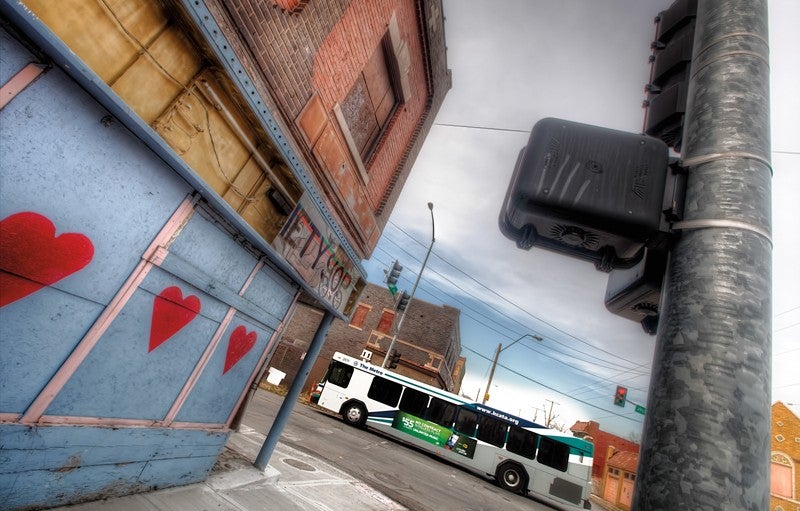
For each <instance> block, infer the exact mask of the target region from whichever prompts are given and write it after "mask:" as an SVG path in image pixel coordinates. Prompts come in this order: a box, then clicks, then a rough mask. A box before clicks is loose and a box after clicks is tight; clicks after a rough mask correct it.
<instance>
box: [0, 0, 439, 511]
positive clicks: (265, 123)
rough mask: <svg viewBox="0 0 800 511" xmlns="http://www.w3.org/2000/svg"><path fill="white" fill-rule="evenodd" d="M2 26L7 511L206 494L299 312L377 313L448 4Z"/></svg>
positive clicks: (80, 18)
mask: <svg viewBox="0 0 800 511" xmlns="http://www.w3.org/2000/svg"><path fill="white" fill-rule="evenodd" d="M0 15H2V17H3V23H2V26H0V54H2V60H3V62H2V66H0V86H1V87H2V90H3V97H2V98H1V99H0V131H1V132H2V136H0V164H1V165H2V173H0V243H2V246H1V247H0V248H1V249H2V251H3V258H2V267H0V351H1V352H2V353H3V356H2V357H0V437H2V445H3V463H2V466H0V488H2V493H0V500H2V506H0V507H3V508H4V509H12V510H13V509H33V508H46V507H53V506H59V505H65V504H71V503H77V502H81V501H86V500H95V499H100V498H104V497H112V496H118V495H124V494H127V493H135V492H140V491H147V490H150V489H153V488H165V487H170V486H177V485H184V484H190V483H194V482H198V481H202V480H203V479H205V478H206V476H207V474H208V472H209V471H210V470H211V468H212V467H213V465H214V463H215V461H216V459H217V456H218V454H219V452H220V451H221V450H222V448H223V447H224V445H225V443H226V441H227V439H228V436H229V435H230V431H231V430H230V426H231V424H232V421H233V419H234V417H235V416H236V415H237V412H238V410H239V409H240V407H241V406H242V403H243V402H244V398H245V394H246V392H247V389H248V388H249V387H250V386H251V384H252V382H253V381H255V380H257V379H258V378H259V377H260V374H261V372H262V371H263V368H264V367H265V363H266V361H267V360H268V359H269V358H270V357H271V355H272V354H273V352H274V350H275V347H276V346H277V344H278V340H279V339H280V334H281V332H282V331H283V329H284V328H285V324H286V322H287V321H288V318H290V317H291V315H292V313H293V311H294V310H295V308H296V307H298V303H304V304H308V305H310V306H311V307H313V308H315V309H316V310H318V311H322V312H324V314H326V315H328V316H329V317H330V316H332V317H338V318H340V319H348V320H349V317H350V316H351V315H352V314H353V312H354V311H355V309H356V304H357V303H358V301H359V295H360V294H361V292H362V291H363V288H364V286H365V283H366V277H367V276H366V274H365V272H364V270H363V268H362V266H361V263H360V261H361V260H363V259H364V258H366V257H368V256H369V255H370V254H371V252H372V250H373V249H374V247H375V244H376V242H377V240H378V238H379V237H380V233H381V230H382V229H383V226H384V225H385V223H386V221H387V219H388V217H389V214H390V213H391V209H392V207H393V206H394V203H395V200H396V198H397V196H398V194H399V193H400V190H401V188H402V186H403V184H404V182H405V180H406V178H407V176H408V173H409V172H410V170H411V166H412V164H413V162H414V160H415V158H416V156H417V154H418V152H419V150H420V148H421V145H422V142H423V140H424V139H425V136H426V135H427V133H428V130H429V129H430V126H431V124H432V122H433V118H434V116H435V114H436V112H437V110H438V108H439V107H440V105H441V103H442V100H443V98H444V96H445V94H446V93H447V91H448V89H449V88H450V73H449V70H448V69H447V67H446V51H445V41H444V21H443V13H442V3H441V0H386V1H380V2H377V1H347V0H341V1H336V2H306V1H292V0H281V1H279V2H278V1H270V0H224V1H223V0H163V1H153V0H115V1H113V2H109V1H106V0H59V1H58V2H53V1H50V0H0ZM322 312H321V313H322ZM326 324H327V323H326Z"/></svg>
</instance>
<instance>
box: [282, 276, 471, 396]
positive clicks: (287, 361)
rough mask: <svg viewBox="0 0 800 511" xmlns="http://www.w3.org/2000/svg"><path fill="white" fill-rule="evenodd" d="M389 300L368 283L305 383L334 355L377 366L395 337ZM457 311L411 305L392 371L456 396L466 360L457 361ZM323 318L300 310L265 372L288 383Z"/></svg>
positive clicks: (332, 333) (421, 303) (419, 303)
mask: <svg viewBox="0 0 800 511" xmlns="http://www.w3.org/2000/svg"><path fill="white" fill-rule="evenodd" d="M395 314H396V312H395V310H394V299H393V298H392V295H391V294H389V291H388V290H387V289H386V288H384V287H381V286H376V285H374V284H367V286H366V288H365V289H364V292H363V293H362V294H361V298H360V300H359V302H358V304H357V305H356V310H355V312H354V313H353V316H352V317H351V319H350V321H349V322H344V321H338V320H337V321H334V323H333V325H332V326H331V329H330V331H329V334H328V337H327V339H326V340H325V345H324V346H323V348H322V351H321V352H320V354H319V357H318V359H317V363H316V364H315V366H314V368H313V370H312V371H311V373H310V375H309V378H308V381H309V384H311V383H313V382H315V381H319V379H320V378H321V377H322V376H323V375H324V373H325V370H326V369H327V367H328V364H329V363H330V360H331V357H332V355H333V353H335V352H337V351H339V352H342V353H345V354H347V355H350V356H352V357H356V358H359V357H361V354H362V352H363V351H364V350H368V351H369V352H370V353H371V356H372V358H371V362H372V363H373V364H376V365H380V364H381V363H382V362H383V359H384V356H385V355H386V350H387V349H388V347H389V343H390V342H391V339H392V334H393V333H394V330H393V325H394V323H395ZM459 314H460V311H459V310H458V309H456V308H453V307H449V306H447V305H442V306H438V305H434V304H431V303H428V302H425V301H422V300H418V299H415V300H412V302H411V304H410V305H409V307H408V312H407V314H406V318H405V322H404V323H403V328H402V330H401V331H400V333H399V335H398V337H397V342H396V344H395V348H396V349H397V351H399V352H400V353H401V355H402V356H401V358H400V362H399V364H398V366H397V368H396V369H393V370H394V371H396V372H398V373H400V374H403V375H405V376H409V377H411V378H414V379H416V380H418V381H422V382H424V383H427V384H429V385H433V386H435V387H439V388H441V389H445V390H448V391H450V392H454V393H458V392H459V391H460V390H461V381H462V380H463V378H464V372H465V358H464V357H461V356H460V352H461V338H460V333H459ZM321 319H322V314H321V313H319V312H318V311H316V310H315V309H313V308H310V307H306V306H303V305H301V306H299V307H298V308H297V311H296V312H295V314H294V317H293V318H292V320H291V321H290V322H289V324H288V325H287V327H286V330H285V332H284V334H283V336H282V339H281V343H280V345H279V346H278V348H277V349H276V350H275V355H274V356H273V358H272V360H271V361H270V363H269V364H270V367H273V368H275V369H278V370H280V371H283V372H285V373H286V374H287V380H286V384H288V383H289V382H291V381H292V379H293V378H294V375H295V374H296V373H297V369H298V367H299V366H300V360H301V357H302V356H303V354H304V353H305V350H306V347H307V346H308V344H309V342H310V340H311V337H312V336H313V335H314V332H315V331H316V328H317V325H318V324H319V322H320V320H321Z"/></svg>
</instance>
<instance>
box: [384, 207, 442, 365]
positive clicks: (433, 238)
mask: <svg viewBox="0 0 800 511" xmlns="http://www.w3.org/2000/svg"><path fill="white" fill-rule="evenodd" d="M428 209H429V210H430V212H431V244H430V245H429V246H428V252H427V253H426V254H425V259H424V260H423V261H422V267H421V268H420V269H419V273H418V274H417V280H416V281H414V287H413V288H411V296H410V297H409V299H408V303H407V304H406V307H405V309H403V313H402V314H401V315H400V319H399V320H398V321H397V328H395V329H394V335H393V336H392V342H391V343H389V348H388V349H387V350H386V355H384V357H383V363H382V364H381V367H386V366H387V365H388V364H389V355H390V354H391V353H392V350H394V345H395V344H396V343H397V334H398V332H400V328H401V327H402V326H403V320H404V319H406V312H408V308H409V307H410V306H411V301H412V300H413V299H414V293H416V291H417V286H418V285H419V280H420V279H421V278H422V272H423V271H425V265H426V264H428V258H429V257H430V256H431V251H432V250H433V244H434V242H436V225H435V224H434V221H433V203H432V202H429V203H428Z"/></svg>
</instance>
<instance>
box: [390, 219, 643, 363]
mask: <svg viewBox="0 0 800 511" xmlns="http://www.w3.org/2000/svg"><path fill="white" fill-rule="evenodd" d="M389 224H391V225H392V226H393V227H394V228H396V229H397V230H399V231H400V232H402V233H403V234H405V235H406V236H408V237H409V238H411V239H412V240H413V241H415V242H416V243H417V244H419V245H422V243H421V242H420V241H419V240H417V239H416V238H414V237H413V236H412V235H411V234H409V233H408V232H406V231H405V230H403V228H402V227H400V226H398V225H397V224H395V223H394V222H392V221H391V220H390V221H389ZM386 239H387V240H388V241H389V242H391V243H393V244H394V245H396V246H398V247H400V248H401V250H403V251H404V252H406V253H408V252H407V251H405V250H404V249H403V247H402V246H401V245H400V244H399V243H397V242H395V241H394V240H392V239H391V238H389V237H387V238H386ZM409 255H411V254H409ZM434 255H435V256H436V258H437V259H439V260H440V261H442V262H444V263H445V264H447V265H448V266H450V267H451V268H453V269H454V270H456V271H457V272H459V273H461V274H462V275H464V276H465V277H467V278H468V279H470V280H471V281H473V282H475V283H476V284H478V285H479V286H481V287H482V288H483V289H486V290H487V291H489V292H490V293H491V294H493V295H495V296H496V297H498V298H499V299H501V300H502V301H504V302H506V303H508V304H509V305H511V306H513V307H514V308H516V309H517V310H519V311H521V312H523V313H524V314H526V315H527V316H529V317H531V318H532V319H534V320H536V321H538V322H541V323H543V324H545V325H547V326H549V327H550V328H552V329H554V330H556V331H558V332H561V333H562V334H564V335H566V336H568V337H570V338H571V339H575V340H576V341H578V342H580V343H582V344H585V345H586V346H589V347H590V348H592V349H595V350H597V351H601V352H603V353H606V354H607V355H611V356H613V357H614V358H615V359H618V360H624V361H625V362H628V363H630V364H631V365H633V366H634V367H633V369H637V368H640V367H642V364H639V363H637V362H635V361H633V360H629V359H627V358H625V357H622V356H620V355H618V354H616V353H612V352H610V351H607V350H604V349H602V348H598V347H597V346H594V345H592V344H591V343H590V342H588V341H586V340H584V339H581V338H579V337H576V336H575V335H573V334H571V333H569V332H566V331H564V330H562V329H561V328H559V327H557V326H555V325H553V324H551V323H549V322H548V321H545V320H544V319H541V318H539V317H537V316H535V315H534V314H532V313H531V312H529V311H528V310H526V309H524V308H522V307H521V306H519V305H517V304H516V303H514V302H512V301H511V300H509V299H508V298H506V297H504V296H502V295H501V294H499V293H498V292H497V291H495V290H494V289H492V288H490V287H489V286H487V285H486V284H484V283H482V282H480V281H478V280H477V279H475V277H473V276H472V275H469V274H468V273H467V272H465V271H464V270H462V269H461V268H459V267H458V266H456V265H454V264H453V263H451V262H450V261H448V260H446V259H444V258H443V257H441V256H440V255H439V254H434ZM412 257H413V256H412ZM415 259H416V258H415ZM434 271H435V270H434ZM436 273H437V275H440V276H442V275H441V274H440V273H438V272H436ZM442 277H443V276H442ZM443 278H446V277H443ZM447 280H448V282H451V281H450V280H449V279H447ZM451 283H452V282H451ZM459 289H461V288H460V287H459ZM461 290H462V291H463V289H461ZM465 292H466V291H465ZM470 296H473V295H470ZM473 298H475V297H474V296H473ZM490 308H492V309H493V310H495V311H496V309H494V308H493V307H491V306H490ZM497 312H499V311H497ZM499 313H500V314H503V315H504V316H506V317H507V318H509V319H511V320H512V321H514V322H515V323H517V324H518V325H520V326H523V327H525V328H527V327H526V326H525V325H522V324H521V323H520V322H519V321H517V320H515V319H513V318H510V317H509V316H508V315H507V314H504V313H502V312H499ZM553 341H554V342H555V343H556V344H560V345H562V346H565V347H567V348H568V349H572V350H574V351H577V352H579V353H581V352H580V351H579V350H577V349H575V348H572V347H570V346H566V345H564V343H562V342H560V341H558V340H556V339H553ZM587 354H588V353H587ZM619 366H620V367H622V368H625V369H628V368H627V367H624V366H622V365H619Z"/></svg>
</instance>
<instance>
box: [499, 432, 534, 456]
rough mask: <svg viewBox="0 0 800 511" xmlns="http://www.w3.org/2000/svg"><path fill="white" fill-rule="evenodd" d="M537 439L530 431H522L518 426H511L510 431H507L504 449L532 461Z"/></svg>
mask: <svg viewBox="0 0 800 511" xmlns="http://www.w3.org/2000/svg"><path fill="white" fill-rule="evenodd" d="M538 437H539V435H537V434H536V433H533V432H532V431H527V430H524V429H522V428H520V427H519V426H511V429H509V430H508V441H507V443H506V449H507V450H508V451H509V452H513V453H514V454H519V455H520V456H525V457H526V458H528V459H531V460H532V459H533V458H534V457H535V456H536V441H537V440H538Z"/></svg>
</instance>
